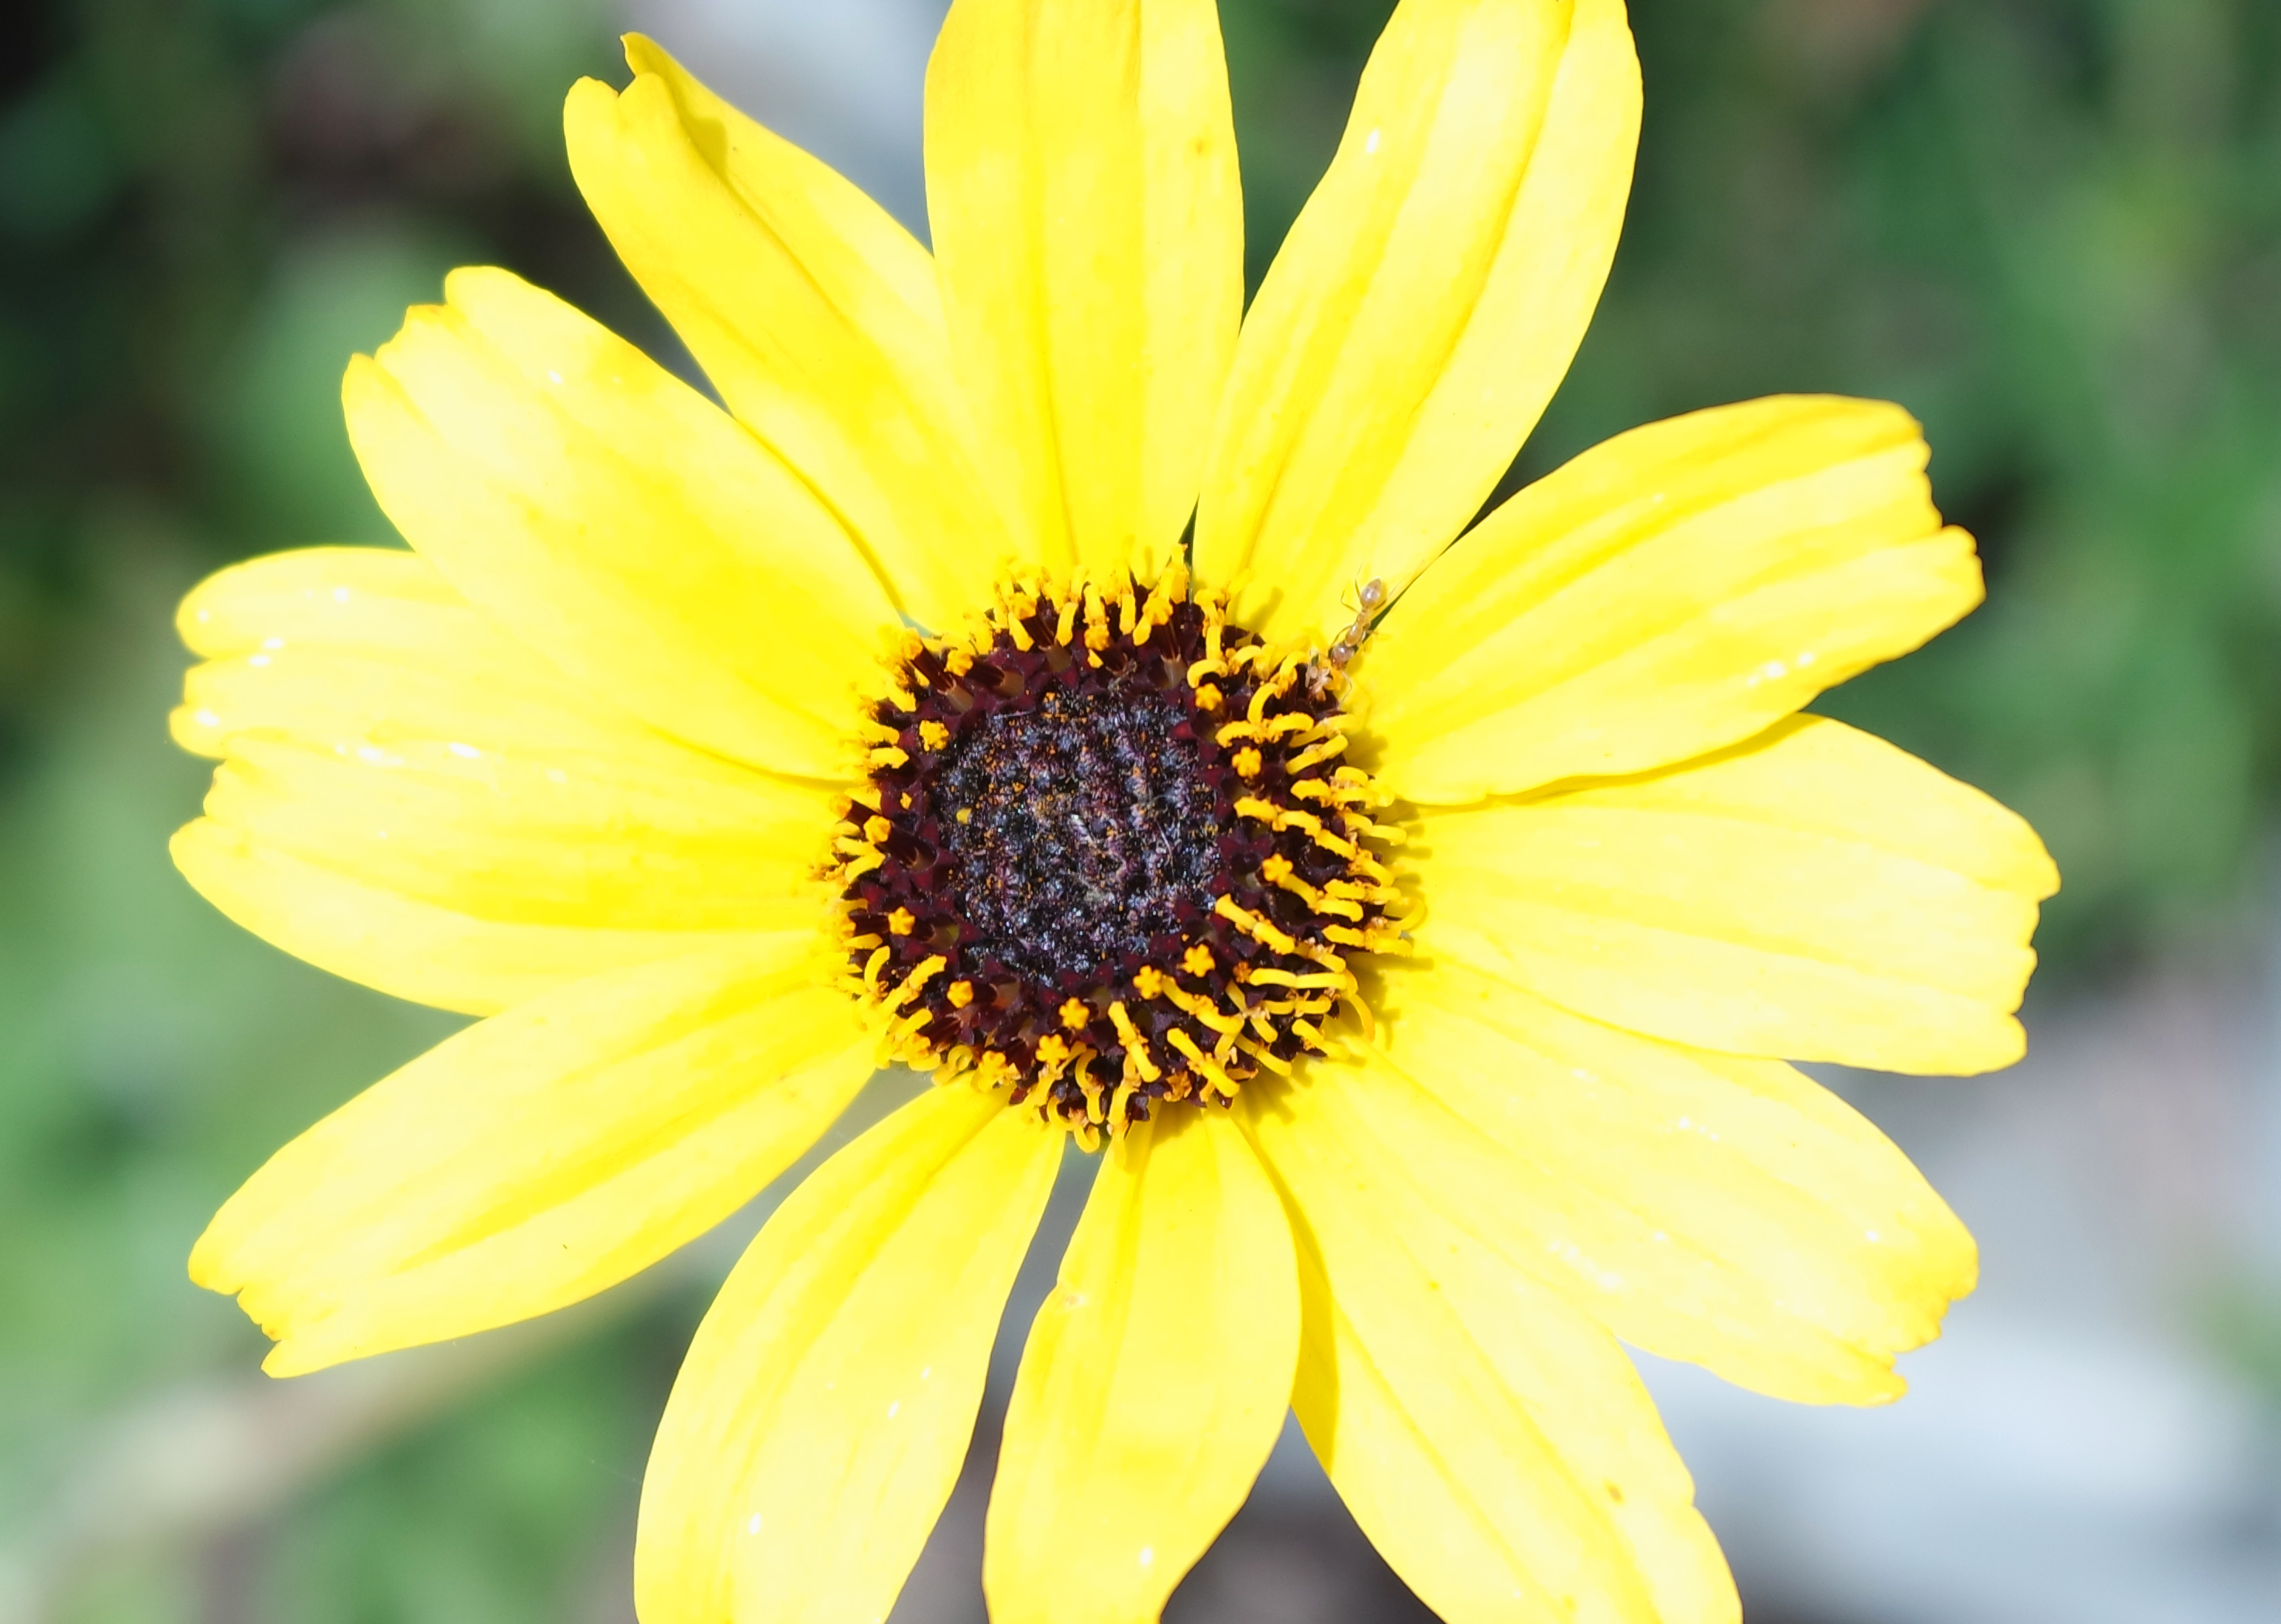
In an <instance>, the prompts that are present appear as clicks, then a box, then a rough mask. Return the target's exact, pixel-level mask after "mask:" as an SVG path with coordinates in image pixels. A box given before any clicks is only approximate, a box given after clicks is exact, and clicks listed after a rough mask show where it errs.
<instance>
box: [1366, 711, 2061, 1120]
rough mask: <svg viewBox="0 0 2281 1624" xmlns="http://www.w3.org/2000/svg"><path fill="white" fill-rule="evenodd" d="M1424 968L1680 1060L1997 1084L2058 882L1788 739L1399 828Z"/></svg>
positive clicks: (1882, 776)
mask: <svg viewBox="0 0 2281 1624" xmlns="http://www.w3.org/2000/svg"><path fill="white" fill-rule="evenodd" d="M1416 839H1417V844H1416V845H1415V846H1414V847H1412V848H1411V852H1410V853H1409V854H1407V855H1409V856H1411V858H1412V859H1413V860H1414V862H1415V866H1416V868H1417V870H1418V872H1419V877H1420V883H1421V886H1422V889H1423V891H1424V893H1425V895H1426V897H1427V901H1428V904H1429V907H1430V908H1431V910H1432V911H1431V914H1430V916H1428V918H1427V920H1426V922H1425V923H1424V924H1423V925H1422V927H1421V928H1420V930H1419V932H1418V935H1419V943H1420V945H1421V947H1423V948H1424V950H1425V951H1427V953H1428V954H1430V955H1447V956H1448V957H1450V958H1452V959H1455V960H1457V961H1458V962H1459V963H1466V964H1471V965H1473V966H1475V967H1477V968H1480V969H1482V970H1487V971H1491V972H1492V973H1494V974H1496V975H1497V976H1499V977H1501V978H1504V979H1506V980H1508V981H1511V982H1512V983H1513V984H1514V985H1516V986H1524V987H1527V988H1528V989H1529V990H1530V991H1532V992H1535V993H1538V994H1543V995H1544V996H1545V997H1548V998H1550V999H1552V1000H1554V1001H1557V1002H1558V1003H1562V1004H1565V1005H1566V1006H1567V1007H1568V1008H1569V1009H1574V1010H1577V1011H1579V1012H1581V1013H1582V1014H1585V1015H1589V1016H1591V1017H1594V1018H1595V1019H1597V1020H1602V1021H1606V1022H1609V1023H1611V1024H1612V1025H1619V1026H1626V1027H1629V1028H1630V1029H1632V1030H1633V1031H1635V1032H1648V1033H1651V1034H1653V1035H1654V1036H1657V1037H1661V1038H1669V1039H1672V1040H1675V1041H1678V1042H1682V1043H1692V1044H1697V1045H1700V1046H1701V1047H1703V1048H1717V1049H1725V1050H1729V1051H1732V1052H1735V1053H1738V1054H1747V1055H1780V1056H1788V1057H1790V1058H1792V1059H1798V1060H1833V1061H1838V1062H1842V1063H1846V1064H1849V1065H1861V1066H1875V1067H1878V1068H1881V1069H1883V1070H1885V1071H1913V1072H1919V1073H1926V1074H1934V1075H1962V1074H1968V1073H1972V1072H1976V1071H1993V1070H1995V1069H1996V1068H1998V1067H1999V1066H2006V1065H2009V1064H2011V1063H2013V1062H2014V1061H2015V1060H2017V1059H2018V1058H2019V1057H2020V1056H2021V1055H2022V1053H2023V1052H2024V1050H2025V1047H2026V1040H2025V1039H2024V1038H2023V1037H2022V1034H2021V1032H2020V1025H2019V1023H2018V1022H2017V1021H2015V1020H2014V1019H2013V1018H2012V1011H2013V1010H2014V1009H2018V1008H2019V1004H2020V995H2021V993H2022V990H2023V989H2024V988H2025V987H2026V986H2027V981H2028V973H2029V971H2030V970H2031V969H2033V967H2034V964H2035V955H2034V954H2033V953H2031V952H2030V950H2029V947H2028V941H2029V939H2030V936H2032V935H2033V934H2034V932H2035V927H2036V904H2037V901H2040V900H2041V899H2042V898H2044V897H2046V896H2049V895H2050V894H2051V893H2053V891H2054V890H2055V889H2057V887H2058V883H2059V882H2058V875H2057V873H2056V872H2055V871H2054V870H2053V868H2052V863H2051V859H2050V858H2049V857H2048V856H2047V855H2045V852H2044V848H2043V845H2042V843H2041V842H2040V841H2038V840H2037V839H2036V837H2035V833H2034V831H2031V830H2030V829H2029V827H2028V826H2027V824H2024V823H2022V822H2021V821H2020V819H2019V818H2017V817H2015V816H2013V815H2012V814H2011V813H2009V812H2007V811H2006V810H2005V809H2004V808H2001V807H1999V806H1998V805H1997V804H1996V803H1995V802H1994V801H1992V800H1989V799H1988V798H1987V797H1986V796H1984V795H1983V794H1981V793H1979V792H1978V791H1976V790H1973V789H1970V788H1968V787H1967V786H1965V785H1961V784H1959V783H1957V782H1956V781H1955V780H1954V779H1952V778H1948V777H1944V776H1942V775H1941V774H1940V773H1937V772H1936V771H1934V770H1933V769H1931V768H1929V767H1928V766H1926V765H1925V764H1924V763H1923V762H1920V761H1917V760H1916V759H1915V758H1914V757H1913V756H1910V755H1907V754H1903V753H1902V752H1901V751H1898V750H1896V749H1894V748H1893V747H1892V746H1891V745H1888V744H1885V743H1883V741H1881V740H1879V739H1872V738H1870V737H1869V736H1868V735H1867V734H1865V733H1858V732H1856V731H1853V730H1852V729H1851V728H1848V727H1845V726H1844V725H1842V724H1841V723H1836V722H1829V721H1826V720H1823V719H1822V718H1820V717H1816V716H1801V717H1797V718H1794V719H1792V720H1790V721H1789V722H1785V723H1780V724H1778V725H1777V726H1775V728H1773V729H1770V730H1769V731H1767V733H1765V734H1764V735H1762V736H1760V737H1759V739H1754V740H1752V741H1751V743H1750V744H1748V745H1745V746H1741V747H1739V748H1736V749H1734V750H1730V751H1728V752H1726V753H1724V754H1719V755H1714V756H1706V757H1705V758H1703V759H1701V760H1699V761H1697V762H1689V763H1688V764H1687V765H1685V766H1682V767H1676V768H1673V769H1670V770H1668V771H1665V772H1660V773H1655V774H1651V775H1648V776H1646V777H1638V778H1631V779H1624V780H1620V781H1616V782H1604V783H1598V784H1588V785H1584V786H1582V787H1580V788H1578V789H1575V790H1573V791H1570V792H1568V793H1560V794H1551V795H1547V796H1543V797H1541V798H1539V799H1535V800H1517V801H1493V802H1488V803H1486V804H1483V805H1481V806H1477V807H1471V808H1453V809H1450V810H1448V811H1443V810H1440V809H1430V810H1428V811H1427V813H1426V815H1425V816H1423V817H1422V818H1421V819H1420V820H1419V831H1418V835H1417V837H1416Z"/></svg>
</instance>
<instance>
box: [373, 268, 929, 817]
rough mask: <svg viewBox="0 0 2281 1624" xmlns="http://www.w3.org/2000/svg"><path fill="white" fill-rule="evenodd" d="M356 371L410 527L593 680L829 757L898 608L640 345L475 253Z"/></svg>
mask: <svg viewBox="0 0 2281 1624" xmlns="http://www.w3.org/2000/svg"><path fill="white" fill-rule="evenodd" d="M445 296H446V298H448V300H449V303H448V305H443V306H435V305H421V306H418V307H415V308H414V310H413V311H411V312H410V313H408V314H407V315H406V318H405V323H404V329H403V330H402V331H401V332H399V333H398V335H397V336H396V337H395V338H393V339H392V340H390V342H389V343H387V344H383V345H382V346H381V348H380V350H379V352H378V353H377V355H375V356H373V357H365V356H359V357H358V358H357V359H356V360H353V361H352V362H351V363H350V365H349V370H348V376H347V378H346V379H345V380H344V383H343V386H342V393H343V400H344V405H345V406H346V408H347V411H348V420H349V437H350V438H351V440H352V441H353V442H354V444H355V446H356V451H357V456H358V458H359V460H360V461H362V463H363V464H364V471H365V476H366V477H367V479H369V480H370V481H371V482H372V488H373V493H374V495H375V496H376V497H378V498H379V499H380V505H381V507H383V508H384V509H385V510H386V511H387V513H388V516H389V517H390V519H392V520H393V521H395V523H396V526H397V528H398V530H402V531H403V532H404V535H405V537H406V539H407V540H409V541H410V542H411V543H412V545H414V547H415V548H417V549H418V550H419V551H420V552H421V554H423V555H424V556H425V557H427V558H428V559H429V561H431V562H433V563H434V564H435V565H436V567H437V568H438V569H439V570H441V571H442V572H443V575H444V576H445V579H446V580H448V581H450V582H451V584H452V585H453V586H455V587H457V588H458V589H459V590H460V592H463V593H464V594H466V596H467V597H468V599H469V601H471V602H472V603H474V604H475V605H476V607H478V608H480V609H482V610H483V612H484V613H485V614H486V615H490V616H491V617H492V618H493V619H494V620H496V621H497V622H498V623H499V624H500V625H501V626H503V627H505V628H506V630H508V631H509V632H511V633H512V634H514V636H515V637H516V638H519V639H521V640H522V641H523V642H525V643H528V644H530V646H532V647H534V648H536V649H538V650H539V651H540V652H541V653H545V654H546V655H547V656H548V657H549V658H551V659H552V660H553V661H555V662H556V663H557V664H559V665H560V666H561V667H562V669H564V670H566V671H567V672H568V673H569V674H570V675H571V677H574V678H576V679H577V680H578V681H579V682H581V683H583V684H585V685H586V686H588V687H592V688H595V689H598V690H599V691H600V692H604V693H607V694H608V695H610V696H611V697H612V698H613V699H614V700H616V701H617V702H618V703H619V704H621V705H622V706H623V707H624V708H626V709H628V710H630V711H632V712H633V713H634V714H635V715H638V716H640V717H641V718H642V719H643V720H645V721H646V722H648V723H651V724H652V725H653V726H656V727H660V728H662V729H664V730H665V731H668V732H669V733H672V734H675V735H676V736H677V737H679V738H682V739H688V740H689V741H690V742H692V744H696V745H700V746H703V747H705V748H707V749H710V750H715V751H719V752H721V753H723V754H728V755H731V756H734V757H736V758H738V760H740V761H746V762H752V763H754V765H756V766H762V767H768V768H771V769H775V770H777V771H779V772H786V773H796V774H807V775H809V776H813V777H837V776H839V775H841V774H842V773H844V772H846V771H847V769H848V768H849V766H850V762H851V749H850V743H849V736H850V734H851V732H852V731H853V730H854V727H855V725H856V723H857V720H858V709H859V707H860V706H861V705H862V703H863V702H864V701H865V700H868V699H870V698H872V697H875V696H876V689H877V687H878V663H877V661H878V655H879V653H881V652H883V650H884V649H885V638H886V637H887V635H888V629H889V628H891V627H892V626H893V625H894V623H895V614H894V608H893V604H892V603H891V602H890V601H889V599H888V597H887V594H886V592H885V588H884V587H883V586H882V585H881V584H880V582H879V579H878V576H876V575H875V574H873V572H872V570H871V568H870V566H869V565H868V564H867V563H866V562H865V561H864V558H863V555H862V553H861V551H860V550H859V549H858V548H857V547H856V545H855V544H854V541H853V540H851V539H850V538H849V537H848V534H847V531H846V530H845V529H843V528H842V526H841V525H840V523H839V520H838V519H837V518H835V517H834V516H833V515H832V514H831V512H830V510H829V509H827V508H826V507H823V504H822V503H820V502H819V501H818V500H817V499H816V494H815V493H814V492H813V491H810V490H809V489H808V487H807V486H806V485H805V484H803V483H801V482H800V478H799V476H797V475H796V474H795V473H793V471H792V470H791V469H789V468H786V467H785V465H784V464H783V463H782V462H781V461H780V460H777V458H776V457H775V456H773V455H772V454H771V453H770V452H769V451H768V450H767V449H766V448H765V447H764V446H762V445H761V444H760V442H759V441H757V440H755V439H754V437H752V435H751V434H750V433H749V432H747V431H746V429H742V428H740V427H739V426H738V424H737V423H736V421H734V420H733V419H731V418H730V417H729V416H728V415H727V414H725V413H723V412H722V411H721V410H720V408H718V407H717V406H714V405H712V404H711V403H710V402H708V401H707V400H706V399H705V398H704V397H703V396H701V395H700V394H698V393H697V391H694V390H692V389H691V388H690V387H689V386H688V385H687V384H685V383H682V382H681V381H680V380H679V379H677V378H676V377H674V376H673V375H671V374H669V373H668V372H666V371H664V370H663V369H662V368H661V367H658V366H657V365H656V364H655V363H653V362H652V361H651V360H649V359H648V358H647V357H646V356H645V355H643V354H642V353H641V352H640V351H638V350H637V349H635V348H634V347H633V346H632V345H630V344H627V343H625V342H624V341H623V340H622V339H620V338H617V337H615V336H613V335H612V334H610V333H608V332H607V331H605V330H604V329H601V328H600V327H598V326H596V325H595V324H594V323H593V322H592V321H588V320H587V319H586V318H585V317H584V316H582V315H580V314H579V313H577V312H576V311H575V310H573V309H571V308H570V307H569V306H568V305H565V304H563V303H562V302H561V300H559V299H556V298H553V297H552V296H551V295H548V294H545V293H542V292H540V291H539V290H537V289H535V288H533V287H531V286H530V285H529V284H528V283H526V282H521V281H519V280H518V279H516V278H515V277H514V276H511V275H508V274H507V273H506V272H505V271H499V270H487V269H486V270H462V271H456V272H454V273H452V276H451V277H450V279H449V280H448V281H447V282H445Z"/></svg>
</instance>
